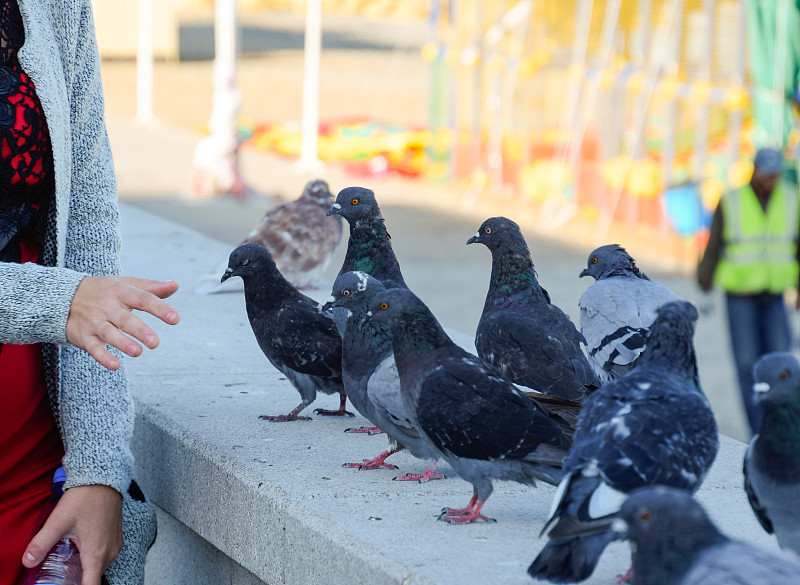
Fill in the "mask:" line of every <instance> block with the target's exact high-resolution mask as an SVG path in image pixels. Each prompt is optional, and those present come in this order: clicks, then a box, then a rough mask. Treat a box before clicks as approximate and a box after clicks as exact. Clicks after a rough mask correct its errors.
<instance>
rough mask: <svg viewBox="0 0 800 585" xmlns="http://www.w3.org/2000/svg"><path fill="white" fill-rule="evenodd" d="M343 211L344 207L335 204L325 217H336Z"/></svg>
mask: <svg viewBox="0 0 800 585" xmlns="http://www.w3.org/2000/svg"><path fill="white" fill-rule="evenodd" d="M341 210H342V206H341V205H339V204H338V203H334V204H333V205H331V208H330V209H329V210H328V213H326V214H325V216H326V217H327V216H329V215H335V214H337V213H339V212H340V211H341Z"/></svg>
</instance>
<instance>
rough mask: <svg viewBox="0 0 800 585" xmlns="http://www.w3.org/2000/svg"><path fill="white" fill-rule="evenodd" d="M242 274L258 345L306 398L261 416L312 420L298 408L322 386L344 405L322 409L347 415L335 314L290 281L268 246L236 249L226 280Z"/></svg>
mask: <svg viewBox="0 0 800 585" xmlns="http://www.w3.org/2000/svg"><path fill="white" fill-rule="evenodd" d="M232 276H239V277H241V279H242V280H243V281H244V298H245V305H246V307H247V317H248V319H249V320H250V326H251V327H252V328H253V333H254V334H255V336H256V341H258V346H259V347H260V348H261V351H263V352H264V355H266V356H267V359H268V360H269V361H270V363H271V364H272V365H273V366H275V367H276V368H277V369H278V370H280V371H281V372H282V373H283V374H284V375H285V376H286V377H287V378H288V379H289V381H290V382H291V383H292V385H293V386H294V387H295V388H296V389H297V391H298V392H299V393H300V397H301V398H302V400H303V401H302V402H301V403H300V405H299V406H298V407H297V408H295V409H294V410H293V411H292V412H290V413H289V414H288V415H279V416H268V415H263V416H261V417H259V418H262V419H265V420H270V421H290V420H297V419H305V420H308V417H305V416H298V414H299V413H300V412H301V411H302V410H303V409H304V408H305V407H306V406H308V405H309V404H311V403H312V402H314V399H315V398H316V397H317V391H320V392H323V393H325V394H339V396H340V397H341V402H340V406H339V410H333V411H331V410H322V409H317V410H315V412H317V413H319V414H323V415H330V416H342V415H350V416H353V414H352V413H350V412H347V411H346V410H345V401H346V400H347V399H346V397H345V392H344V385H343V383H342V339H341V337H339V334H338V333H337V331H336V326H335V325H334V322H333V320H332V319H331V318H330V317H328V316H326V315H324V314H323V313H321V312H320V311H319V304H318V303H317V302H316V301H314V300H313V299H310V298H308V297H307V296H305V295H304V294H302V293H301V292H299V291H298V290H297V289H296V288H295V287H293V286H292V285H291V283H289V281H287V280H286V279H285V278H284V277H283V276H282V275H281V273H280V272H278V268H277V267H276V266H275V262H274V261H273V260H272V256H271V255H270V253H269V251H267V249H266V248H263V247H261V246H259V245H258V244H244V245H243V246H239V247H238V248H236V249H235V250H234V251H233V252H231V256H230V260H229V261H228V268H227V270H225V274H223V275H222V281H225V280H227V279H229V278H231V277H232Z"/></svg>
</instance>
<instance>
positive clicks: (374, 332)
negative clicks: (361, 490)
mask: <svg viewBox="0 0 800 585" xmlns="http://www.w3.org/2000/svg"><path fill="white" fill-rule="evenodd" d="M383 290H385V287H384V286H383V284H382V283H381V282H380V281H379V280H378V279H376V278H373V277H372V276H370V275H369V274H367V273H366V272H345V273H344V274H340V275H339V276H338V277H337V278H336V281H335V282H334V283H333V290H332V291H331V300H330V301H329V302H328V303H326V304H325V305H324V306H323V310H327V309H328V308H332V309H334V310H335V311H336V312H337V313H338V312H340V311H344V313H345V317H346V320H345V322H344V326H343V327H342V326H341V325H340V326H339V330H340V332H341V333H342V379H343V381H344V387H345V391H346V393H347V397H348V398H349V399H350V402H351V403H352V404H353V406H355V407H356V410H358V411H359V412H360V413H361V414H362V415H363V416H364V418H366V419H367V420H369V421H370V422H371V423H372V424H374V425H376V427H377V429H379V430H380V431H382V432H384V433H386V434H387V435H388V437H389V441H390V447H389V450H387V451H384V452H383V453H381V454H380V455H378V456H377V457H375V458H373V459H369V460H365V461H364V462H363V463H346V464H345V467H357V468H359V469H375V468H377V467H382V466H383V467H389V468H392V469H395V466H393V465H390V464H388V463H386V458H387V457H389V456H390V455H392V454H394V453H397V452H398V451H401V450H403V449H407V450H408V451H409V452H410V453H411V454H412V455H414V456H415V457H417V458H420V459H423V460H426V461H428V462H429V465H428V468H427V469H426V470H425V472H424V473H422V474H418V473H416V474H415V473H410V474H407V475H403V476H400V477H396V478H394V479H396V480H398V481H419V482H420V483H425V482H427V481H429V480H431V479H443V478H444V476H443V475H440V474H438V473H436V472H435V471H434V469H435V467H436V462H437V461H438V459H439V457H440V456H441V454H440V453H438V452H437V451H435V450H434V449H432V448H431V447H430V445H428V443H427V442H426V441H425V439H424V438H423V437H422V436H421V435H420V433H419V431H418V430H417V429H416V428H415V427H414V425H413V423H412V422H411V420H410V418H409V416H408V412H407V411H406V408H405V406H404V405H403V400H402V398H401V396H400V378H399V376H398V373H397V365H396V364H395V361H394V353H392V344H391V340H390V338H389V332H388V331H387V330H386V328H385V327H384V326H383V325H380V324H378V323H376V322H375V321H374V320H371V319H367V312H368V311H369V305H370V302H371V301H372V299H373V297H374V296H375V295H376V294H378V293H379V292H381V291H383ZM348 430H351V431H352V430H354V429H348ZM355 430H356V431H362V430H363V429H355Z"/></svg>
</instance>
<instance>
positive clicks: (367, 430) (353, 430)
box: [344, 427, 383, 436]
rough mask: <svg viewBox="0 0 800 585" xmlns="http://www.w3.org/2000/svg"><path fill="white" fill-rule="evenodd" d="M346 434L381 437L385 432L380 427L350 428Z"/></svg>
mask: <svg viewBox="0 0 800 585" xmlns="http://www.w3.org/2000/svg"><path fill="white" fill-rule="evenodd" d="M344 432H345V433H363V434H365V435H370V436H372V435H380V434H381V433H382V432H383V431H382V430H380V429H379V428H378V427H350V428H349V429H345V430H344Z"/></svg>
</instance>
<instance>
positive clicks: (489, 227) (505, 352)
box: [467, 217, 600, 401]
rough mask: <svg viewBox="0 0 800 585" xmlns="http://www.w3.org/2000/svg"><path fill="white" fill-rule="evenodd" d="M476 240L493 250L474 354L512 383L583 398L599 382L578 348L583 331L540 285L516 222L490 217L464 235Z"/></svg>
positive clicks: (549, 392) (563, 396)
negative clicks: (476, 231)
mask: <svg viewBox="0 0 800 585" xmlns="http://www.w3.org/2000/svg"><path fill="white" fill-rule="evenodd" d="M475 242H479V243H481V244H485V245H486V247H487V248H489V250H490V251H491V253H492V275H491V278H490V281H489V292H488V293H487V294H486V302H485V303H484V305H483V313H482V314H481V319H480V322H479V323H478V330H477V332H476V334H475V347H476V349H477V351H478V355H479V356H480V357H481V358H483V359H484V360H486V361H487V362H489V363H490V364H492V365H493V366H495V367H497V368H498V369H499V370H500V371H501V372H503V374H505V375H506V376H507V377H508V378H509V379H510V380H511V381H512V382H515V383H517V384H521V385H523V386H527V387H529V388H532V389H534V390H537V391H539V392H545V393H547V394H552V395H554V396H559V397H562V398H568V399H570V400H577V401H582V400H583V399H584V398H585V397H586V395H587V394H588V393H589V392H591V391H592V390H594V389H595V388H597V387H598V386H599V385H600V381H599V380H598V378H597V376H595V374H594V371H593V370H592V368H591V366H590V365H589V362H588V361H587V360H586V356H585V355H584V353H583V350H582V349H581V343H585V340H584V339H583V336H582V335H581V334H580V333H578V330H577V329H576V328H575V325H574V324H573V323H572V321H570V320H569V317H567V316H566V315H565V314H564V312H563V311H562V310H561V309H559V308H558V307H557V306H555V305H554V304H553V303H552V302H550V296H549V295H548V294H547V291H546V290H545V289H543V288H542V286H541V285H540V284H539V280H538V278H537V275H536V270H535V269H534V267H533V261H532V260H531V253H530V251H529V250H528V245H527V244H526V243H525V239H524V238H523V236H522V232H520V229H519V226H518V225H517V224H516V223H514V222H513V221H511V220H510V219H506V218H505V217H491V218H489V219H487V220H486V221H484V222H483V224H482V225H481V227H480V229H478V233H476V234H475V235H474V236H472V237H471V238H470V239H469V240H467V244H472V243H475Z"/></svg>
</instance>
